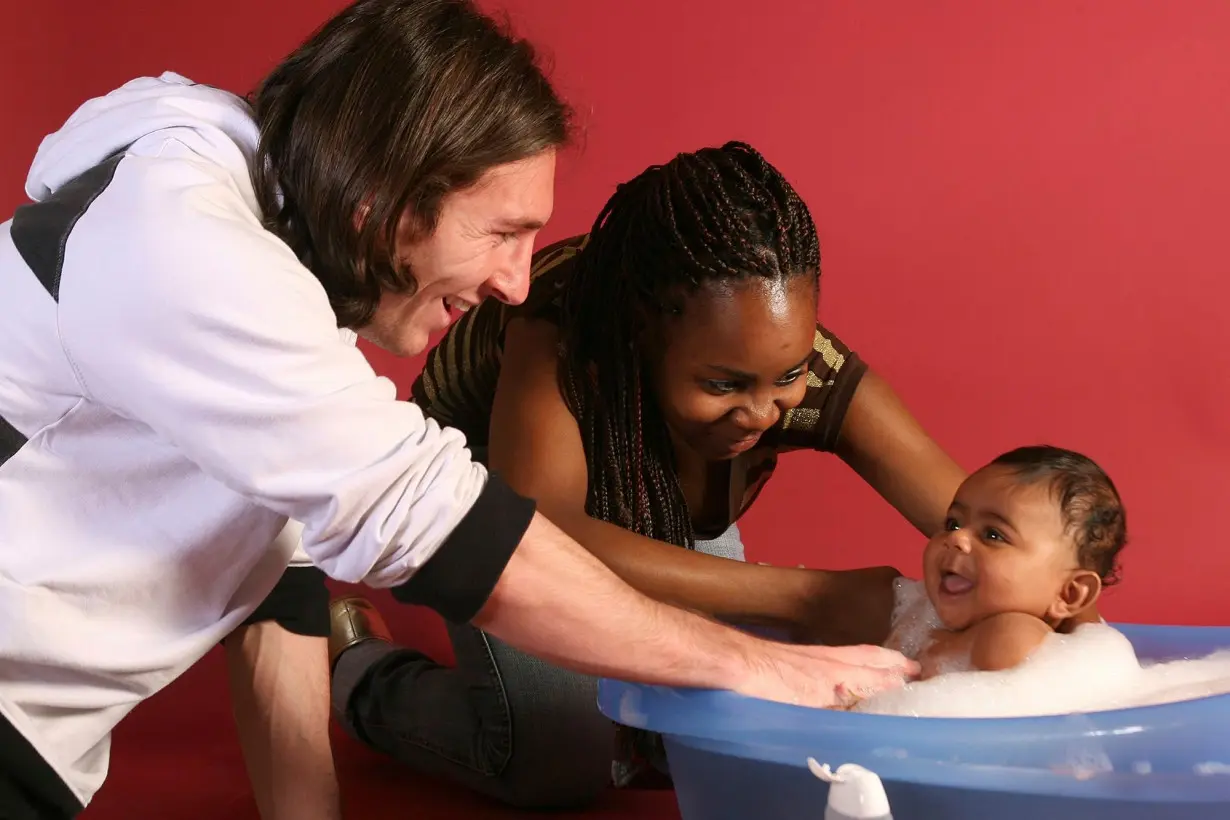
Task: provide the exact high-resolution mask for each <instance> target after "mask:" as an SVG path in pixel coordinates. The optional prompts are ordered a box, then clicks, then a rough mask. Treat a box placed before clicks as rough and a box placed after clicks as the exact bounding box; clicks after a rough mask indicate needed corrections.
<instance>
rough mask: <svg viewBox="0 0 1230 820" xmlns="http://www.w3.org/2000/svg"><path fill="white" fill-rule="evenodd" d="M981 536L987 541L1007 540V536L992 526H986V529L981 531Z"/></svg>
mask: <svg viewBox="0 0 1230 820" xmlns="http://www.w3.org/2000/svg"><path fill="white" fill-rule="evenodd" d="M982 537H983V538H984V539H986V540H987V541H999V542H1001V543H1003V542H1006V541H1007V540H1008V539H1007V538H1004V534H1003V533H1002V532H1000V531H999V530H997V529H995V528H994V527H987V528H986V530H985V531H984V532H983V533H982Z"/></svg>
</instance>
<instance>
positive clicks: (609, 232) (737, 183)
mask: <svg viewBox="0 0 1230 820" xmlns="http://www.w3.org/2000/svg"><path fill="white" fill-rule="evenodd" d="M819 271H820V250H819V245H818V241H817V238H816V228H815V224H814V223H813V222H812V218H811V214H810V212H809V211H808V209H807V206H806V205H805V204H804V203H803V201H802V200H801V199H800V198H799V196H798V195H797V194H796V193H795V191H794V189H793V188H792V187H791V186H790V184H789V183H788V182H787V181H786V180H785V178H783V177H782V175H781V174H780V173H779V172H778V171H777V169H775V168H774V167H773V166H772V165H770V164H769V163H768V161H766V160H765V159H764V157H762V156H761V155H760V154H759V153H758V152H756V150H755V149H753V148H752V147H750V146H748V145H746V144H744V143H739V142H730V143H727V144H726V145H724V146H722V147H721V148H705V149H702V150H700V151H697V152H695V153H690V154H680V155H678V156H676V157H675V158H674V159H673V160H671V161H670V162H669V163H667V164H665V165H654V166H651V167H650V168H648V169H647V170H646V171H645V172H644V173H642V174H640V175H639V176H637V177H636V178H634V179H632V180H631V181H629V182H627V183H625V184H623V185H620V186H619V187H618V188H617V189H616V191H615V194H614V195H613V196H612V197H611V198H610V200H609V201H608V202H607V204H606V207H605V208H603V210H602V213H600V214H599V215H598V219H597V220H596V221H595V222H594V226H593V229H592V230H591V233H590V239H589V244H588V245H587V246H586V248H585V250H584V251H583V252H582V254H581V256H580V257H579V258H578V260H577V269H576V271H575V274H574V278H573V281H572V282H571V286H570V287H569V289H568V291H567V292H566V294H565V296H564V299H563V327H562V344H563V350H562V354H563V355H562V357H561V362H560V385H561V388H562V390H563V393H564V397H565V399H566V401H567V403H568V406H569V409H570V410H571V411H572V413H573V415H574V416H576V418H577V421H578V424H579V426H580V428H581V433H582V441H583V443H584V447H585V454H586V458H587V461H588V463H589V493H588V496H587V499H586V512H587V513H588V514H589V515H592V516H594V517H595V518H598V519H601V520H603V521H608V522H610V523H613V524H617V525H619V526H621V527H623V528H625V529H628V530H631V531H632V532H635V533H638V534H640V535H645V536H648V537H650V538H655V539H657V540H659V541H666V542H669V543H673V544H677V545H679V546H684V547H689V548H690V547H692V546H693V545H694V543H695V538H694V535H693V531H692V522H691V516H690V513H689V511H688V505H687V501H686V500H685V499H684V495H683V490H682V488H681V487H680V485H679V479H678V474H677V471H676V469H675V453H674V448H673V446H672V443H671V439H670V433H669V431H668V430H667V426H666V422H665V420H664V419H663V417H662V413H661V409H660V404H659V402H658V401H657V398H656V396H655V395H654V392H653V387H652V384H651V383H650V380H649V369H648V367H647V366H646V365H645V363H644V362H642V361H641V352H640V350H639V346H638V344H637V335H638V333H639V332H640V330H641V329H642V327H643V322H645V321H649V320H651V319H652V318H653V317H655V316H656V315H660V314H661V313H663V312H668V313H669V312H677V311H678V308H677V307H674V306H672V304H671V302H672V298H671V297H672V296H673V295H675V294H678V293H679V289H681V288H682V289H683V290H684V291H685V292H691V291H694V290H695V289H697V288H700V287H701V286H702V285H704V284H705V283H707V282H712V281H718V280H722V281H733V280H744V279H747V278H749V277H753V276H759V277H764V278H770V279H778V278H786V277H790V276H796V275H810V276H816V277H818V276H819Z"/></svg>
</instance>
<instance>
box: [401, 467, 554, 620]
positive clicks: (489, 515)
mask: <svg viewBox="0 0 1230 820" xmlns="http://www.w3.org/2000/svg"><path fill="white" fill-rule="evenodd" d="M534 510H535V504H534V501H533V500H532V499H529V498H526V497H524V496H521V495H518V494H517V493H516V492H515V491H514V490H513V489H512V488H511V487H509V486H508V485H507V484H506V483H504V480H503V479H501V478H500V477H499V476H497V475H495V474H494V473H492V474H490V475H488V477H487V486H486V487H484V488H483V491H482V492H481V493H480V494H479V496H478V500H477V501H475V502H474V506H473V507H471V508H470V511H469V512H468V513H466V514H465V517H464V518H462V519H461V523H459V524H458V525H457V527H456V529H454V530H453V533H452V535H450V536H449V537H448V538H447V539H446V540H445V542H444V543H443V544H441V545H440V547H439V549H437V550H436V554H435V555H433V556H432V557H431V558H429V559H428V561H427V563H426V564H424V565H423V567H422V569H420V570H419V571H418V572H416V573H415V574H414V577H412V578H411V579H410V580H409V581H407V582H406V583H404V584H402V585H401V586H398V587H394V588H393V597H394V598H396V599H397V600H398V601H401V602H402V603H403V604H418V605H420V606H425V607H428V608H429V609H433V610H435V611H436V612H438V613H439V614H440V615H441V616H443V617H444V619H445V620H447V621H450V622H452V623H456V624H463V623H468V622H469V621H470V620H471V619H473V618H474V616H475V615H477V614H478V611H479V610H480V609H482V608H483V605H484V604H485V603H487V599H488V598H489V597H491V591H492V590H493V589H495V585H496V582H497V581H499V580H500V575H502V574H503V573H504V567H506V566H507V565H508V560H509V559H510V558H512V554H513V551H514V550H515V549H516V548H517V545H518V544H520V543H521V538H522V537H523V536H524V535H525V531H526V530H527V529H529V526H530V521H531V520H532V519H533V517H534Z"/></svg>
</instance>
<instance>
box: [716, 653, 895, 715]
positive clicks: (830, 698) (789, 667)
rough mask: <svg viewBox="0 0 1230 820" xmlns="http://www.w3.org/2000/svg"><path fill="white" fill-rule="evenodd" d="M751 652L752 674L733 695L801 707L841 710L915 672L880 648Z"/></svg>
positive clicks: (892, 654) (740, 684)
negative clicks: (754, 671)
mask: <svg viewBox="0 0 1230 820" xmlns="http://www.w3.org/2000/svg"><path fill="white" fill-rule="evenodd" d="M758 643H760V644H765V643H766V642H764V641H759V642H758ZM753 651H754V652H755V654H754V655H753V656H752V658H753V660H752V662H751V664H750V667H751V669H753V670H756V673H754V674H753V675H751V676H750V677H749V678H748V679H747V680H746V681H743V682H741V683H738V684H736V685H735V686H733V687H732V688H733V689H734V691H736V692H738V693H739V694H741V695H747V696H749V697H757V698H764V699H765V700H775V701H780V702H783V703H794V704H798V705H801V706H814V707H822V708H840V709H845V708H848V707H849V706H850V705H852V704H853V703H856V702H858V701H859V700H863V699H865V698H869V697H871V696H872V695H875V694H877V693H879V692H884V691H888V690H891V689H896V688H898V687H900V686H902V685H904V684H905V683H906V681H908V680H911V679H913V678H914V677H916V676H917V675H918V672H919V666H918V664H917V663H915V662H914V661H911V660H908V659H906V657H905V656H903V655H902V654H900V653H899V652H894V651H892V650H890V649H883V648H881V647H878V646H847V647H828V646H795V645H790V644H770V645H768V646H764V645H762V646H758V647H756V648H755V649H754V650H753Z"/></svg>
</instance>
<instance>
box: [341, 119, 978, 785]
mask: <svg viewBox="0 0 1230 820" xmlns="http://www.w3.org/2000/svg"><path fill="white" fill-rule="evenodd" d="M819 274H820V260H819V249H818V243H817V239H816V230H815V226H814V224H813V222H812V219H811V216H810V214H809V212H808V210H807V207H806V205H805V204H804V203H803V201H802V200H801V199H800V198H799V197H798V195H797V194H796V193H795V192H794V190H793V189H792V188H791V186H790V185H789V183H787V181H786V180H785V179H784V178H783V177H782V175H781V174H780V173H779V172H778V171H777V170H776V169H775V168H773V167H772V166H771V165H770V164H769V163H768V162H767V161H766V160H765V159H764V158H763V157H761V156H760V154H758V153H757V152H756V151H755V150H753V149H752V148H751V147H749V146H747V145H744V144H740V143H730V144H728V145H726V146H724V147H722V148H720V149H705V150H702V151H699V152H696V153H693V154H681V155H679V156H677V157H676V158H675V159H674V160H672V161H671V162H669V163H667V164H666V165H664V166H654V167H651V168H649V169H648V170H647V171H645V172H644V173H643V174H641V175H640V176H638V177H637V178H635V179H634V180H632V181H631V182H629V183H627V184H625V185H622V186H620V187H619V189H618V191H617V192H616V193H615V195H614V196H613V197H612V198H611V200H610V201H609V202H608V203H607V206H606V208H605V209H604V210H603V212H602V214H601V215H600V216H599V217H598V220H597V221H596V222H595V224H594V227H593V230H592V232H591V233H590V234H589V235H588V236H587V237H579V238H575V239H571V240H566V241H564V242H561V243H558V244H556V245H553V246H551V247H548V248H546V249H544V250H543V251H541V252H540V253H539V254H537V256H536V263H535V267H534V271H533V276H534V279H533V284H532V286H531V290H530V295H529V298H528V299H527V301H526V302H525V303H524V304H523V305H521V306H519V307H513V306H509V305H505V304H499V303H488V304H485V305H483V306H481V307H479V308H478V309H477V310H474V311H472V312H470V313H469V314H468V315H467V316H466V317H464V318H463V319H462V320H461V321H460V322H459V323H458V324H457V325H456V326H455V327H454V328H453V329H452V330H451V331H450V332H449V334H448V335H447V336H446V337H445V338H444V340H443V341H442V342H441V343H440V344H439V345H438V346H437V347H436V349H435V350H434V351H433V352H432V354H431V356H430V357H429V359H428V361H427V363H426V367H425V368H424V371H423V374H422V375H421V376H420V378H419V379H418V381H417V382H416V383H415V385H414V398H415V401H416V402H417V403H418V404H419V405H420V406H421V407H423V408H424V411H425V412H426V413H427V414H428V415H430V416H432V417H434V418H436V419H437V420H438V421H440V423H441V424H448V425H451V426H455V427H458V428H459V429H461V430H463V431H464V432H465V433H466V435H467V438H468V441H469V443H470V446H471V447H472V448H474V449H475V450H476V451H478V452H479V453H481V452H482V451H484V450H485V451H486V459H487V461H488V464H489V466H490V468H491V469H492V470H493V471H495V472H497V473H499V474H501V475H502V476H503V477H504V478H505V480H507V481H508V482H509V484H510V485H512V486H513V487H515V488H516V489H517V490H518V491H519V492H522V493H524V494H526V495H528V496H530V497H532V498H534V499H536V500H537V501H538V504H539V506H540V508H541V509H542V510H543V511H544V512H546V513H547V514H548V515H549V516H550V517H551V518H552V520H554V521H558V522H559V525H560V526H561V527H562V528H563V529H564V530H565V531H567V532H568V533H570V534H571V535H573V537H575V538H577V539H578V540H579V541H581V542H582V543H584V544H585V545H586V547H587V548H588V549H590V550H591V551H592V552H593V553H594V554H595V555H597V556H598V557H599V558H600V559H601V560H602V561H603V562H604V563H606V564H607V565H608V566H609V567H611V568H612V569H614V570H615V572H616V573H617V574H619V575H620V576H621V577H622V578H624V579H625V580H626V581H628V582H629V583H630V584H631V585H632V586H634V587H636V588H637V589H639V590H641V591H643V592H645V593H647V594H648V595H650V596H651V597H655V598H658V599H660V600H664V601H670V602H672V603H675V604H678V605H680V606H683V607H686V608H689V609H693V610H698V611H700V612H703V613H706V614H708V615H710V616H712V617H715V618H720V619H724V620H730V621H739V622H743V623H748V624H759V625H764V626H776V627H780V628H786V629H789V630H791V631H792V632H793V633H794V634H795V635H796V636H799V637H803V638H810V639H813V640H822V641H825V642H830V643H858V642H872V643H875V642H879V641H881V640H882V639H883V638H884V636H885V634H886V632H887V627H888V618H889V614H890V611H891V602H892V585H891V579H892V578H893V577H894V576H895V575H896V573H895V572H893V571H892V570H891V569H886V568H880V569H873V570H863V571H858V572H851V573H826V572H818V571H807V570H797V569H783V568H774V567H764V566H755V565H748V564H745V563H742V561H743V546H742V544H741V542H740V540H739V534H738V530H737V527H736V524H735V522H736V521H737V520H738V518H739V517H740V516H741V515H742V514H743V513H744V512H745V511H746V510H747V509H748V507H750V505H751V504H752V503H753V502H754V501H755V499H756V496H757V494H758V493H759V491H760V489H761V488H762V487H763V486H764V483H765V482H766V481H767V480H768V478H769V476H770V475H771V474H772V472H773V470H774V468H775V466H776V464H777V459H778V456H779V455H780V454H781V453H783V452H786V451H789V450H797V449H814V450H822V451H828V452H835V453H837V454H838V455H839V456H840V457H841V458H842V459H843V460H845V461H846V462H847V463H848V464H849V465H850V466H851V467H853V468H854V469H855V470H856V471H858V473H859V474H860V475H862V476H863V477H864V478H865V479H866V480H867V481H868V482H869V483H870V484H871V485H872V486H873V487H874V488H875V489H876V490H877V491H878V492H879V493H880V494H881V495H883V496H884V498H886V499H887V500H888V501H889V502H890V503H892V504H893V505H894V506H895V507H896V508H897V509H898V510H899V511H901V513H902V514H903V515H904V516H905V517H906V518H907V519H908V520H909V521H911V522H912V523H913V524H914V525H915V526H916V527H917V528H918V529H919V530H920V531H921V532H922V533H923V534H925V535H929V534H931V533H933V532H935V531H936V530H938V529H939V527H940V526H941V523H942V521H943V516H944V513H945V510H946V508H947V506H948V503H949V501H950V500H951V498H952V494H953V492H954V490H955V488H956V487H957V485H958V484H959V483H960V482H961V480H962V479H963V477H964V473H963V471H962V470H961V469H960V468H959V467H958V466H957V465H956V464H955V463H954V462H953V461H952V460H951V459H950V458H948V457H947V456H946V455H945V454H944V453H943V451H942V450H941V449H940V448H939V447H938V446H937V445H936V444H935V443H934V442H933V441H932V440H931V439H930V438H929V437H928V436H927V435H926V433H924V431H923V430H922V429H921V428H920V426H919V425H918V423H917V422H916V421H915V420H914V419H913V418H912V417H911V416H910V414H909V413H908V412H907V411H906V409H905V408H904V407H903V406H902V404H901V402H900V401H898V399H897V398H896V396H895V395H894V394H893V392H892V390H891V389H890V388H889V387H888V385H887V384H886V383H885V382H884V381H883V380H882V379H880V378H879V377H878V376H877V375H876V374H875V373H873V372H872V371H870V370H869V369H868V368H867V366H866V364H864V363H863V361H862V360H861V359H859V357H858V356H857V355H856V354H854V353H852V352H851V351H850V350H849V349H847V348H846V347H845V346H844V345H843V344H842V343H841V342H840V341H838V340H837V339H836V338H835V337H834V336H832V335H831V334H830V333H829V332H828V331H827V330H825V329H824V328H822V327H820V326H818V325H817V324H816V320H815V317H816V309H817V299H818V292H819V290H818V286H819ZM730 559H734V560H730ZM333 616H334V622H333V628H334V634H333V639H334V640H333V647H332V648H333V653H334V656H335V665H334V681H333V694H334V707H335V710H336V712H337V713H338V714H339V716H340V717H341V719H342V721H343V723H344V724H345V725H346V726H347V728H348V729H349V731H350V732H352V733H353V734H354V735H355V736H356V737H358V738H359V739H361V740H362V741H364V742H365V743H367V744H369V745H371V746H372V747H374V748H376V749H379V750H381V751H384V752H387V753H389V754H391V755H393V756H394V757H396V758H398V759H400V760H403V761H405V762H406V763H408V764H410V765H412V766H414V767H417V768H420V769H424V770H427V771H432V772H437V773H441V774H444V775H447V776H449V777H452V778H453V779H455V780H459V781H461V782H462V783H465V784H466V785H468V786H470V787H471V788H474V789H477V790H479V791H481V792H484V793H486V794H489V795H493V796H495V797H497V798H499V799H502V800H505V801H508V802H511V803H515V804H519V805H523V806H537V807H548V806H561V805H568V804H579V803H584V802H585V801H587V800H589V799H591V798H592V797H593V796H594V795H596V794H597V793H598V792H599V791H600V790H601V789H602V788H603V787H605V786H606V785H607V784H608V782H609V780H610V778H611V776H612V770H611V761H612V752H613V745H612V744H613V739H614V736H615V732H614V729H613V728H612V726H611V724H610V723H609V721H607V720H605V719H604V718H603V717H602V716H601V715H600V714H599V713H598V712H597V710H596V709H595V708H594V697H595V696H594V687H595V682H594V680H593V679H592V678H586V677H584V676H581V675H576V674H573V673H569V672H565V671H563V670H559V669H556V668H554V667H551V666H549V665H548V664H545V663H542V662H541V661H539V660H536V659H535V658H531V657H529V656H528V655H525V654H522V653H520V652H517V651H516V650H513V649H510V648H509V647H508V646H506V645H504V644H502V643H501V642H499V641H498V640H495V639H493V638H492V637H491V636H489V635H487V634H485V633H483V632H482V631H481V630H476V629H473V628H471V627H466V626H456V625H453V626H450V636H451V639H452V642H453V647H454V650H455V652H456V656H457V666H456V668H455V669H447V668H444V667H442V666H439V665H437V664H435V663H434V662H432V661H431V660H430V659H429V658H426V657H425V656H423V655H422V654H420V653H417V652H414V651H413V650H410V649H402V648H397V647H395V646H393V645H392V644H391V643H390V642H389V641H388V633H387V629H386V628H385V627H384V625H383V622H382V621H381V620H380V618H379V615H378V614H377V613H376V612H375V611H374V610H373V609H372V608H371V606H370V604H367V603H366V602H364V601H362V600H359V599H345V600H342V601H338V602H335V604H334V607H333ZM371 638H379V639H383V640H370V639H371ZM639 745H640V749H639V750H629V749H626V748H625V749H623V750H621V753H620V754H619V755H618V756H617V761H616V762H617V764H618V765H617V767H616V769H615V772H614V775H615V778H616V780H617V781H620V782H626V781H627V780H628V779H629V778H630V777H631V776H633V775H635V774H636V772H637V771H638V769H639V768H640V766H639V764H638V762H637V761H638V760H639V759H643V758H644V756H645V754H646V752H648V753H652V749H651V748H649V749H647V748H646V747H645V746H644V744H639ZM630 751H631V752H638V751H639V754H635V753H634V754H629V753H628V752H630Z"/></svg>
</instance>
